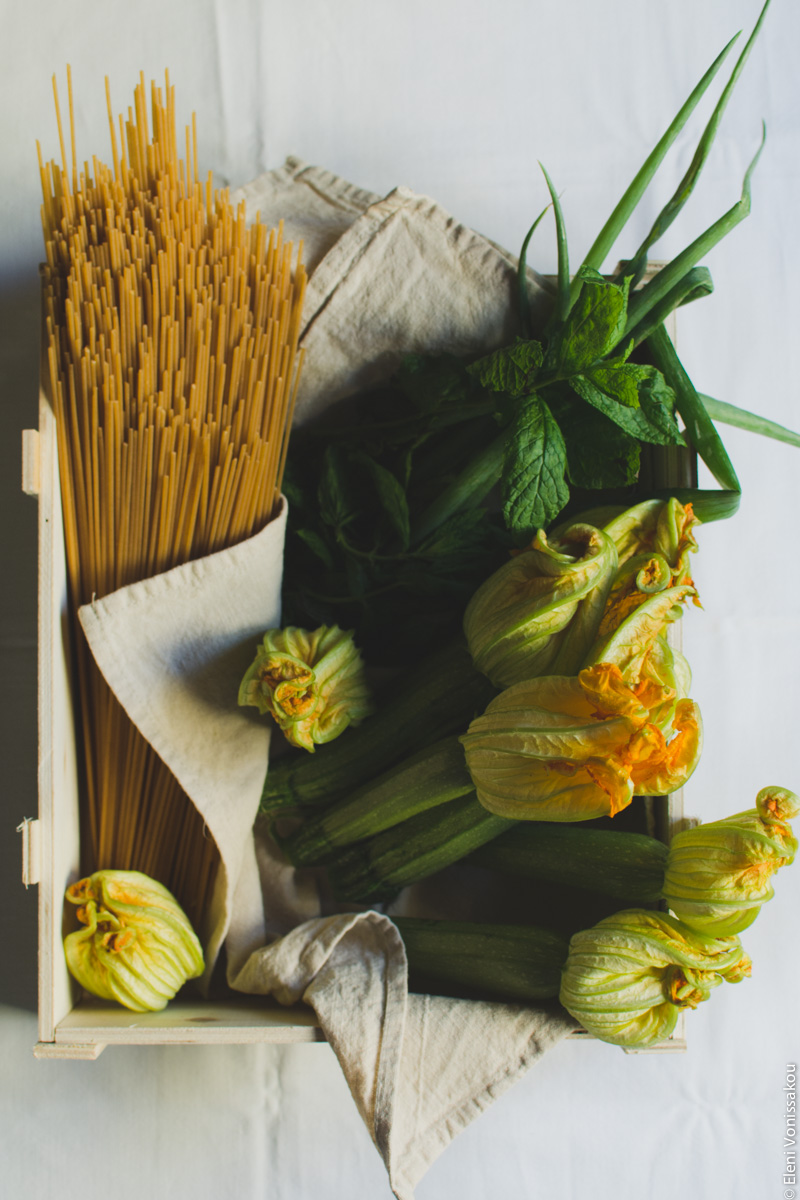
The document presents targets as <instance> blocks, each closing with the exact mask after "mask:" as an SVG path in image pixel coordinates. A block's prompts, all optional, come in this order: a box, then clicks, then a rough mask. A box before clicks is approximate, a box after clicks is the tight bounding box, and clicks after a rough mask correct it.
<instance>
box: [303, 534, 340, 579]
mask: <svg viewBox="0 0 800 1200" xmlns="http://www.w3.org/2000/svg"><path fill="white" fill-rule="evenodd" d="M297 537H299V538H300V541H301V542H304V543H305V544H306V546H308V548H309V550H311V552H312V553H313V554H315V555H316V556H317V558H318V559H320V561H321V562H323V563H324V564H325V566H326V567H327V568H328V570H329V571H332V570H333V555H332V554H331V551H330V547H329V546H328V543H327V542H326V541H325V539H324V538H323V537H322V536H321V535H320V534H318V533H317V532H316V531H315V530H313V529H298V530H297Z"/></svg>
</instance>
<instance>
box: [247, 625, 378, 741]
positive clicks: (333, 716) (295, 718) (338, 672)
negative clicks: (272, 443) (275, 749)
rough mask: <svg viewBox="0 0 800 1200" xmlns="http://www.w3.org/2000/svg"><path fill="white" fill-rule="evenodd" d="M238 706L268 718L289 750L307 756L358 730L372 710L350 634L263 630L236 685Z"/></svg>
mask: <svg viewBox="0 0 800 1200" xmlns="http://www.w3.org/2000/svg"><path fill="white" fill-rule="evenodd" d="M239 704H241V705H253V706H254V707H255V708H257V709H258V710H259V712H260V713H262V714H265V713H269V714H270V716H272V717H273V718H274V719H275V721H276V722H277V724H278V725H279V726H280V728H281V730H282V731H283V734H284V736H285V737H286V739H287V740H288V741H289V742H291V743H292V745H293V746H299V747H302V748H303V749H304V750H309V751H311V752H313V750H314V746H315V745H319V744H321V743H323V742H330V741H332V740H333V739H334V738H336V737H338V736H339V734H340V733H343V732H344V730H345V729H346V728H347V726H348V725H358V724H359V722H360V721H362V720H363V718H364V717H366V716H368V715H369V713H370V712H371V711H372V704H371V700H370V692H369V688H368V686H367V682H366V678H365V676H364V664H363V662H362V659H361V655H360V654H359V652H358V650H357V648H356V646H355V643H354V641H353V634H352V631H349V632H346V631H343V630H341V629H339V627H338V626H337V625H332V626H326V625H321V626H320V627H319V629H315V630H313V632H308V631H307V630H305V629H298V628H296V627H294V626H288V627H287V628H286V629H270V630H268V631H267V632H266V633H265V634H264V640H263V643H262V644H261V645H260V646H259V647H258V651H257V653H256V657H255V659H254V661H253V663H252V664H251V666H250V667H249V669H248V671H247V673H246V674H245V676H244V679H243V680H242V683H241V687H240V688H239Z"/></svg>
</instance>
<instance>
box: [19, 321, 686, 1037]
mask: <svg viewBox="0 0 800 1200" xmlns="http://www.w3.org/2000/svg"><path fill="white" fill-rule="evenodd" d="M671 332H673V333H674V330H672V331H671ZM45 378H46V375H45V368H44V367H43V372H42V380H44V379H45ZM22 449H23V455H22V457H23V463H22V486H23V490H24V491H25V492H27V493H28V494H29V495H32V496H36V497H37V498H38V504H39V627H38V641H39V671H38V673H39V760H38V790H39V815H38V819H36V820H30V821H25V822H24V823H23V824H22V825H21V826H20V832H21V834H22V852H23V869H22V877H23V883H25V885H26V886H29V885H32V884H37V885H38V887H39V981H38V986H39V1041H38V1043H37V1045H36V1046H35V1047H34V1054H35V1055H36V1056H37V1057H39V1058H79V1059H85V1058H90V1059H93V1058H97V1056H98V1055H99V1054H100V1053H101V1051H102V1050H103V1049H104V1047H105V1046H107V1045H112V1044H113V1045H175V1044H192V1045H220V1044H227V1045H234V1044H242V1043H248V1044H249V1043H256V1042H313V1041H323V1040H324V1037H323V1034H322V1031H321V1030H320V1028H319V1026H318V1025H317V1024H316V1018H315V1016H314V1013H313V1012H312V1010H311V1009H310V1008H308V1007H306V1006H304V1005H302V1004H301V1005H296V1006H294V1007H292V1008H285V1007H282V1006H281V1005H279V1004H277V1003H276V1002H274V1001H272V1000H270V999H267V998H265V999H263V1000H253V999H252V998H244V997H243V998H242V999H230V1000H227V999H226V1000H225V1001H222V1002H215V1003H211V1002H207V1001H203V1000H201V999H198V1000H183V999H180V1000H178V1001H175V1002H173V1003H171V1004H169V1005H168V1006H167V1008H166V1009H165V1010H164V1011H163V1012H160V1013H133V1012H130V1011H128V1010H127V1009H125V1008H123V1007H121V1006H120V1005H117V1004H113V1003H109V1002H104V1001H100V1000H96V999H94V998H90V997H86V996H84V995H83V994H82V992H81V989H80V988H79V987H78V986H77V984H76V983H75V981H74V980H73V979H72V977H71V976H70V974H69V972H68V971H67V967H66V962H65V958H64V951H63V942H62V939H63V921H64V916H63V913H64V893H65V890H66V888H67V887H68V885H69V884H71V883H73V882H74V881H75V880H76V879H79V878H80V877H81V870H80V845H79V800H78V772H77V754H76V743H75V722H74V716H73V703H72V676H71V662H70V637H69V628H70V621H69V615H68V612H67V572H66V559H65V551H64V538H63V529H62V515H61V493H60V488H59V476H58V455H57V442H56V428H55V416H54V413H53V409H52V406H51V403H50V400H49V398H48V395H47V391H46V388H45V386H44V383H43V384H42V386H41V389H40V396H39V428H38V430H25V431H24V432H23V441H22ZM659 450H660V448H659ZM648 470H649V472H650V474H651V478H652V482H653V484H654V485H656V486H678V485H688V484H691V482H692V479H691V474H692V470H693V465H692V461H691V460H690V458H689V456H688V455H687V454H686V452H685V451H683V452H682V451H681V448H679V447H675V448H669V451H668V453H660V454H659V455H658V456H657V457H656V459H655V460H654V461H653V462H652V463H650V464H649V465H648ZM670 636H671V637H674V638H676V639H678V641H677V643H676V644H679V639H680V629H679V626H677V627H676V626H673V627H672V631H671V634H670ZM651 814H652V830H651V832H653V833H654V834H655V835H656V836H658V837H661V838H662V840H664V841H669V838H670V836H671V834H672V833H673V832H675V831H676V830H677V828H679V827H680V826H681V825H682V824H683V805H682V797H681V794H680V793H675V794H673V795H672V796H670V797H657V798H655V800H654V801H653V804H652V806H651ZM570 1036H571V1037H573V1038H586V1037H588V1036H590V1035H588V1034H587V1033H586V1032H585V1031H583V1030H580V1031H577V1032H576V1033H573V1034H571V1035H570ZM685 1045H686V1043H685V1040H684V1030H683V1019H682V1014H681V1019H680V1020H679V1023H678V1026H677V1027H676V1030H675V1033H674V1034H673V1036H672V1037H671V1038H669V1039H668V1040H667V1041H665V1042H663V1043H662V1044H661V1045H659V1046H657V1047H655V1048H654V1050H655V1051H658V1052H663V1051H680V1050H683V1049H685ZM649 1052H652V1051H645V1053H649ZM631 1053H637V1052H636V1051H632V1052H631Z"/></svg>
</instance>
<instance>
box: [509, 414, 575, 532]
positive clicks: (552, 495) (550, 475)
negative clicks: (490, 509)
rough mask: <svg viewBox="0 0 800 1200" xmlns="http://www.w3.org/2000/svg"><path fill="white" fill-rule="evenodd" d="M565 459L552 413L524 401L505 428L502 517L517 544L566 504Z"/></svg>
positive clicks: (562, 444) (563, 448)
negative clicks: (507, 434)
mask: <svg viewBox="0 0 800 1200" xmlns="http://www.w3.org/2000/svg"><path fill="white" fill-rule="evenodd" d="M566 465H567V454H566V448H565V446H564V438H563V437H562V435H561V430H560V429H559V427H558V425H557V423H556V421H555V418H554V417H553V414H552V413H551V412H550V409H549V408H548V406H547V404H546V403H545V401H544V400H542V399H540V398H539V397H536V396H533V397H530V398H529V399H527V400H524V401H523V402H522V403H521V404H520V405H519V407H518V409H517V413H516V415H515V417H514V420H513V422H512V424H511V427H510V428H509V437H508V446H507V449H506V459H505V463H504V465H503V478H502V494H503V515H504V516H505V520H506V526H507V528H508V529H509V530H511V531H512V532H513V533H514V534H515V535H516V536H517V537H518V539H519V540H528V539H530V538H531V537H533V535H534V534H535V533H536V531H537V529H541V528H543V527H544V526H545V525H547V524H548V523H549V522H550V521H552V519H553V518H554V517H555V516H557V515H558V513H560V512H561V509H562V508H563V507H564V505H565V504H566V503H567V500H569V488H568V487H567V483H566V480H565V478H564V473H565V470H566Z"/></svg>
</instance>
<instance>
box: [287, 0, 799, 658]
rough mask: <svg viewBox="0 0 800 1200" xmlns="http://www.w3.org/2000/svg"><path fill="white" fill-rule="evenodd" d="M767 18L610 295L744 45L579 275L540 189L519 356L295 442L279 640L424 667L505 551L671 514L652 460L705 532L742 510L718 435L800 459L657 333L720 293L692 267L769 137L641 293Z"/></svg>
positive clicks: (352, 413) (434, 381)
mask: <svg viewBox="0 0 800 1200" xmlns="http://www.w3.org/2000/svg"><path fill="white" fill-rule="evenodd" d="M768 7H769V0H767V3H766V4H765V5H764V7H763V9H762V12H761V14H760V16H759V19H758V22H757V23H756V26H755V28H754V30H753V32H752V34H751V36H750V38H749V40H748V42H747V44H746V46H745V47H744V50H743V51H742V53H741V55H740V56H739V59H738V61H737V63H736V65H735V67H734V69H733V71H732V73H731V76H730V78H729V80H728V82H727V84H726V86H725V88H724V90H723V92H722V94H721V96H720V98H719V100H718V102H717V104H716V106H715V108H714V111H713V113H712V115H711V117H710V119H709V121H708V123H707V124H706V126H705V129H704V131H703V133H702V135H701V137H700V139H699V141H698V144H697V148H696V151H695V154H694V157H693V159H692V162H691V163H690V165H689V168H688V169H687V171H686V174H685V175H684V177H683V179H682V180H681V182H680V184H679V185H678V188H677V189H676V191H675V193H674V195H673V196H672V197H671V199H670V200H669V201H668V203H667V204H666V205H665V206H664V208H663V209H662V210H661V212H660V213H659V215H658V217H657V218H656V220H655V222H654V223H653V225H652V227H651V229H650V231H649V232H648V234H647V236H646V237H645V238H644V240H643V241H642V243H641V245H640V246H639V247H638V248H637V249H636V251H635V253H634V254H633V255H632V257H630V258H629V259H627V260H624V261H623V262H622V263H621V265H620V267H619V268H618V271H617V273H616V275H615V276H614V277H613V278H606V277H604V276H603V275H601V274H600V268H601V267H602V266H603V263H604V261H605V259H606V258H607V257H608V255H609V253H610V252H611V250H612V249H613V246H614V244H615V242H616V240H617V237H618V236H619V234H620V233H621V232H622V230H623V228H624V226H625V225H626V223H627V221H628V219H629V218H630V216H631V214H632V213H633V211H634V209H635V208H636V206H637V205H638V203H639V201H640V200H641V198H642V196H643V195H644V193H645V190H646V189H647V187H648V185H649V183H650V181H651V180H652V178H653V176H654V174H655V172H656V170H657V168H658V167H659V165H660V164H661V162H662V160H663V159H664V157H665V155H666V154H667V151H668V150H669V149H670V147H671V146H672V144H673V142H674V141H675V139H676V138H677V136H678V134H679V133H680V131H681V130H682V129H683V127H684V125H685V124H686V122H687V121H688V119H689V117H690V116H691V114H692V113H693V112H694V110H695V108H696V106H697V104H698V103H699V101H700V99H701V98H702V96H703V95H704V94H705V92H706V90H707V89H708V87H709V85H710V84H711V82H712V80H713V79H714V77H715V76H716V74H717V72H718V71H719V69H720V67H721V65H722V63H723V61H724V59H725V58H726V56H727V54H728V53H729V51H730V49H731V47H732V45H733V43H734V41H735V40H736V38H734V39H732V40H731V42H729V43H728V45H727V46H726V47H725V48H724V50H723V51H722V53H721V54H720V55H719V56H718V57H717V59H716V60H715V61H714V62H713V63H712V65H711V66H710V68H709V69H708V71H707V72H706V74H705V75H704V76H703V78H702V79H701V80H700V82H699V83H698V85H697V86H696V87H695V89H694V90H693V92H692V93H691V95H690V96H689V97H688V99H687V100H686V102H685V104H684V105H683V107H682V108H681V110H680V112H679V113H678V114H677V115H676V117H675V118H674V120H673V121H672V123H671V124H670V126H669V128H668V129H667V131H666V132H665V134H664V135H663V137H662V138H661V140H660V141H659V142H658V144H657V146H656V147H655V148H654V150H653V151H652V152H651V154H650V155H649V157H648V158H647V160H646V162H645V163H644V164H643V166H642V167H641V169H640V170H639V172H638V173H637V175H636V177H635V178H634V179H633V181H632V182H631V184H630V186H629V187H628V189H627V190H626V192H625V194H624V195H623V196H622V198H621V199H620V201H619V203H618V204H617V206H616V208H615V209H614V211H613V212H612V214H611V216H610V217H609V219H608V220H607V222H606V223H605V225H604V226H603V228H602V229H601V231H600V233H599V234H598V236H597V238H596V239H595V241H594V243H593V245H592V246H591V248H590V249H589V251H588V253H587V254H586V256H585V258H584V260H583V262H582V263H581V265H580V267H579V268H578V270H577V272H576V273H575V275H574V276H572V275H571V274H570V266H569V254H568V247H567V235H566V229H565V222H564V216H563V213H562V210H561V204H560V201H559V197H558V194H557V192H556V190H555V187H554V186H553V183H552V181H551V180H550V178H549V176H548V175H547V172H546V171H545V172H544V175H545V180H546V183H547V187H548V190H549V194H550V203H549V204H548V206H547V208H546V209H545V210H544V211H543V212H542V213H541V214H540V215H539V217H537V219H536V221H535V222H534V223H533V225H532V227H531V229H530V230H529V232H528V234H527V236H526V238H525V241H524V243H523V246H522V251H521V254H520V259H519V270H518V306H519V330H520V332H519V335H518V336H517V338H516V339H515V341H514V342H513V343H512V344H511V345H507V346H503V347H500V348H499V349H493V350H491V351H490V352H489V353H486V354H485V355H483V356H481V357H478V358H477V359H474V360H472V361H469V360H465V359H458V358H455V357H452V356H447V355H438V356H427V357H426V356H420V355H410V356H408V357H406V358H405V360H404V361H403V363H402V366H401V368H400V370H399V371H398V373H397V374H396V375H395V376H394V377H393V378H392V379H391V380H390V381H389V382H388V383H387V384H386V385H385V386H384V387H382V388H381V389H379V390H377V391H373V392H371V393H369V394H368V395H364V396H359V397H356V398H354V399H352V400H351V401H350V402H349V409H348V413H347V417H346V419H344V420H339V421H335V420H333V419H331V418H330V417H328V418H327V419H326V420H325V422H324V423H319V424H317V425H316V426H314V427H313V428H311V429H309V430H308V431H303V432H302V433H299V434H295V435H294V439H293V443H292V449H291V451H290V456H289V464H288V470H287V477H286V483H285V490H286V493H287V496H288V499H289V503H290V517H289V535H288V542H287V553H286V564H285V579H286V585H285V594H284V620H285V621H290V622H292V623H296V624H299V625H303V624H309V623H328V624H333V623H336V624H339V625H347V626H348V627H349V626H352V627H354V628H355V629H356V632H357V637H358V639H359V643H360V644H361V645H362V647H363V648H364V650H365V653H366V656H367V659H368V661H371V662H373V663H376V662H392V661H395V662H397V661H405V660H406V659H407V657H408V654H409V653H413V655H414V656H415V657H418V656H419V655H420V654H421V653H424V652H425V651H426V650H428V649H430V648H431V646H433V645H435V644H437V643H438V642H440V641H441V639H442V637H444V636H447V635H449V634H450V633H454V632H455V631H456V630H457V629H458V626H459V624H460V620H461V614H462V612H463V608H464V605H465V603H466V601H467V600H468V598H469V597H470V596H471V595H472V593H473V592H474V591H475V589H476V587H477V586H478V584H479V583H480V582H481V581H482V580H483V579H485V578H486V577H487V575H488V574H490V573H491V572H492V571H493V570H494V569H495V568H496V567H497V566H498V565H499V564H500V563H501V562H502V561H504V560H505V558H506V557H507V554H508V551H509V550H510V549H513V548H514V547H522V546H524V545H526V544H528V543H529V542H530V541H531V539H532V538H533V537H534V536H535V535H536V533H537V531H538V530H540V529H547V528H548V526H550V525H552V523H553V522H554V520H555V519H556V518H557V517H558V516H559V514H560V513H562V511H563V510H565V509H568V511H575V510H577V509H580V508H586V507H590V506H592V505H593V504H597V503H598V502H601V503H603V504H608V503H615V504H622V505H623V506H628V505H630V504H633V503H635V502H636V501H637V500H640V499H644V498H645V497H652V496H658V495H660V493H658V491H657V490H654V488H653V486H652V482H651V481H650V480H649V479H648V478H647V475H646V472H644V471H643V470H642V465H643V462H644V457H645V456H644V454H643V451H644V450H645V448H647V447H652V446H655V447H667V446H682V445H686V444H688V445H690V446H691V447H692V448H693V449H694V451H696V453H697V454H698V455H699V456H700V457H701V458H702V459H703V461H704V462H705V463H706V465H707V466H708V467H709V469H710V471H711V473H712V474H713V476H714V478H715V480H716V482H717V484H718V485H719V490H706V491H700V490H698V489H697V488H685V489H683V490H680V489H679V490H678V491H677V492H676V491H675V489H672V490H671V494H673V495H676V496H677V498H678V499H680V500H681V501H683V502H684V503H685V502H688V501H691V502H692V503H693V505H694V509H695V512H696V513H697V515H698V516H699V517H701V518H702V519H703V520H705V521H709V520H715V519H719V518H721V517H727V516H730V515H732V514H733V513H734V512H735V511H736V509H737V507H738V503H739V495H740V488H739V481H738V479H737V477H736V473H735V471H734V469H733V466H732V465H731V462H730V460H729V458H728V455H727V453H726V452H725V448H724V446H723V444H722V441H721V439H720V437H719V435H718V433H717V431H716V429H715V427H714V424H713V421H712V417H714V418H715V419H721V420H726V421H728V422H730V423H734V424H738V425H742V426H744V427H745V428H752V429H755V430H757V431H758V432H761V433H766V434H768V435H769V436H773V437H779V438H782V439H783V440H792V441H796V440H799V439H797V437H796V435H792V434H789V433H788V431H785V430H781V429H779V428H777V427H774V426H771V425H770V423H769V422H765V421H763V420H761V419H760V418H756V417H754V416H753V415H752V414H748V413H743V412H741V411H740V410H737V409H733V408H732V406H730V405H725V404H721V403H719V402H717V401H714V400H711V399H710V398H708V397H701V396H700V395H699V394H698V392H697V391H696V390H695V388H694V386H693V385H692V382H691V380H690V379H689V377H688V375H687V374H686V372H685V370H684V369H683V367H682V365H681V363H680V361H679V359H678V357H677V355H676V353H675V349H674V347H673V345H672V342H671V341H670V338H669V336H668V335H667V333H666V331H665V328H664V320H665V318H666V317H667V316H668V315H669V314H670V313H671V312H672V311H673V310H674V309H675V308H676V307H678V306H679V305H683V304H686V303H688V302H690V301H692V300H695V299H697V298H698V297H700V296H704V295H708V293H709V292H711V291H712V282H711V277H710V275H709V272H708V270H707V269H706V268H705V267H702V266H700V265H698V264H699V261H700V259H701V258H702V257H703V256H704V255H705V254H706V253H707V252H708V251H709V250H710V249H711V248H712V247H713V246H715V245H716V244H717V243H718V242H719V241H720V240H721V239H722V238H723V237H724V236H725V235H726V234H727V233H728V232H730V230H731V229H733V228H734V227H735V226H736V225H737V224H738V223H739V222H740V221H741V220H742V219H743V218H744V217H745V216H747V214H748V213H749V211H750V178H751V175H752V172H753V169H754V167H755V165H756V162H757V161H758V158H759V155H760V153H761V149H762V148H763V144H764V142H763V138H762V141H761V144H760V146H759V148H758V150H757V152H756V154H755V156H754V158H753V161H752V163H751V164H750V166H749V167H748V169H747V172H746V174H745V177H744V182H743V185H742V192H741V197H740V199H739V200H738V202H737V203H736V204H734V205H733V207H732V208H730V209H729V210H728V211H727V212H726V213H725V214H723V216H721V217H720V218H719V219H718V220H717V221H715V222H714V223H713V225H711V226H710V227H709V228H708V229H707V230H706V231H705V232H704V233H702V234H701V235H700V236H699V237H697V238H695V240H694V241H692V242H691V243H690V244H689V245H688V246H687V247H686V248H685V249H684V250H683V251H681V252H680V253H679V254H678V255H677V256H676V257H675V258H673V259H672V260H671V261H670V262H669V263H667V264H666V265H665V266H664V267H663V268H662V269H661V270H660V271H658V273H657V274H656V275H655V276H653V277H652V278H649V279H647V278H646V272H647V262H648V256H649V252H650V249H651V247H652V246H653V244H654V243H655V242H656V241H657V240H658V239H659V238H660V237H661V236H662V235H663V234H664V233H665V232H666V230H667V229H668V228H669V226H670V225H671V224H672V222H673V221H674V220H675V218H676V217H677V216H678V214H679V213H680V211H681V210H682V208H683V206H684V204H685V203H686V201H687V200H688V198H689V196H690V195H691V193H692V191H693V189H694V186H695V184H696V182H697V180H698V178H699V175H700V173H701V170H702V168H703V166H704V164H705V162H706V160H707V157H708V154H709V151H710V148H711V145H712V142H713V140H714V137H715V134H716V132H717V128H718V126H719V123H720V121H721V118H722V115H723V112H724V110H725V108H726V106H727V103H728V100H729V98H730V95H731V93H732V90H733V88H734V86H735V84H736V81H737V80H738V78H739V75H740V74H741V71H742V69H743V67H744V63H745V61H746V59H747V57H748V55H749V52H750V49H751V47H752V45H753V42H754V41H755V38H756V37H757V35H758V32H759V30H760V27H761V24H762V22H763V20H764V17H765V15H766V12H767V9H768ZM737 36H738V35H737ZM551 207H552V210H553V212H554V216H555V226H556V238H557V246H558V273H557V282H556V285H555V288H554V294H553V301H552V309H551V312H550V315H549V319H547V321H546V323H545V324H544V325H543V327H541V328H536V329H535V328H533V319H532V306H531V303H530V297H529V294H528V270H527V253H528V247H529V244H530V241H531V238H532V236H533V234H534V232H535V230H536V229H537V228H538V226H539V224H540V222H541V220H542V219H543V217H544V216H545V214H546V213H547V212H548V211H549V210H550V208H551ZM679 418H680V422H681V423H680V424H679ZM598 492H602V493H603V494H602V497H598V496H597V493H598Z"/></svg>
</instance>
